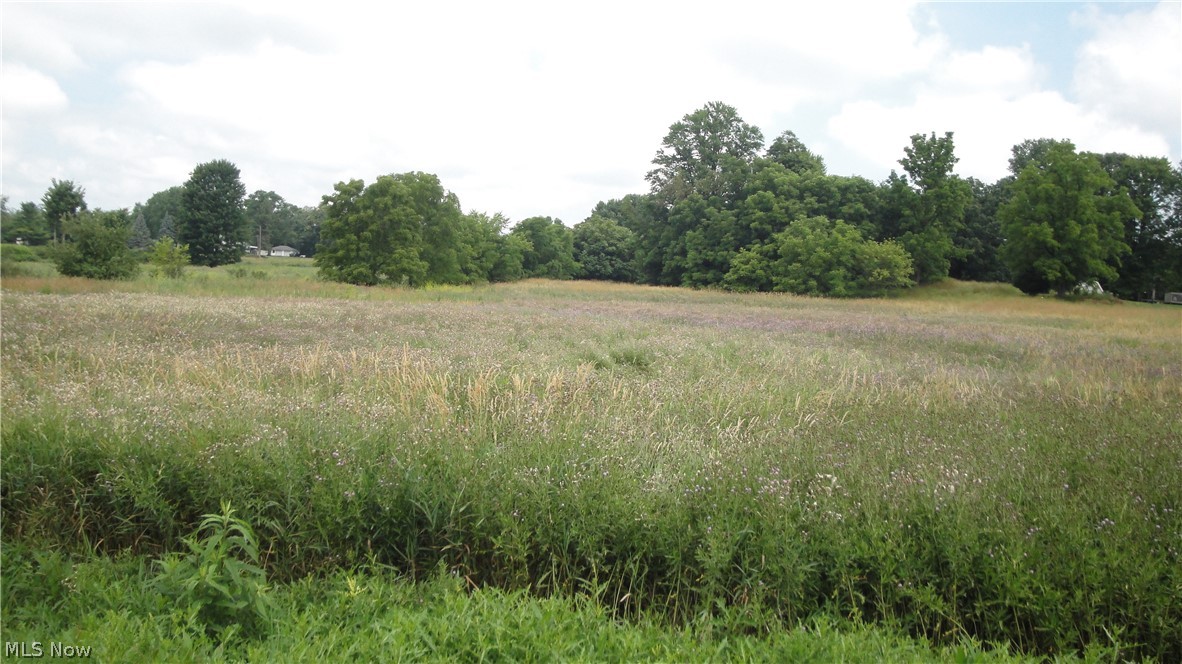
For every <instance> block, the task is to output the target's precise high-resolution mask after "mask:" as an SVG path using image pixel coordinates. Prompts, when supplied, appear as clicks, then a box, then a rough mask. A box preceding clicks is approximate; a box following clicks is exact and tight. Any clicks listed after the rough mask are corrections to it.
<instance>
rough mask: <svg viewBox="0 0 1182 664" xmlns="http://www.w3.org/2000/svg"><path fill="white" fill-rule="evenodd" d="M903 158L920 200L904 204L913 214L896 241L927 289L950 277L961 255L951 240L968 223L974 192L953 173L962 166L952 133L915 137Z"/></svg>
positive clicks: (905, 220)
mask: <svg viewBox="0 0 1182 664" xmlns="http://www.w3.org/2000/svg"><path fill="white" fill-rule="evenodd" d="M904 152H905V153H906V155H907V156H906V157H904V158H903V159H900V160H899V163H900V164H901V165H902V166H903V170H904V171H906V173H907V180H908V182H909V184H910V185H911V186H912V187H913V188H914V190H915V192H916V194H917V195H916V196H914V197H908V198H904V199H903V200H904V201H905V203H904V204H905V205H909V206H910V208H911V209H910V210H906V211H904V212H903V213H902V214H901V215H900V227H899V234H898V236H897V239H898V240H899V243H900V244H902V245H903V248H905V249H906V250H907V253H909V254H911V258H912V259H913V260H914V261H915V279H916V281H917V282H919V283H928V282H932V281H937V280H939V279H943V278H944V277H947V276H948V271H949V269H950V267H951V262H952V258H953V257H954V256H956V255H957V253H958V252H957V249H956V245H955V244H954V241H953V238H954V237H955V236H956V234H957V233H958V232H959V231H960V229H961V226H962V225H963V223H964V214H965V208H966V207H967V206H968V204H969V202H970V201H971V200H972V189H971V187H970V186H969V184H968V183H967V182H965V181H964V180H962V179H960V178H959V177H957V176H956V175H954V174H953V173H952V169H953V167H954V166H955V165H956V162H957V161H958V159H957V158H956V156H955V154H954V146H953V141H952V132H947V133H945V134H944V136H942V137H937V136H936V134H935V132H932V134H931V135H930V136H924V135H923V134H915V135H914V136H912V137H911V145H910V146H908V147H906V148H904Z"/></svg>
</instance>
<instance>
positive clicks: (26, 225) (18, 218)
mask: <svg viewBox="0 0 1182 664" xmlns="http://www.w3.org/2000/svg"><path fill="white" fill-rule="evenodd" d="M5 198H7V197H5ZM0 230H2V231H3V233H2V235H3V238H2V239H3V241H4V242H16V241H17V240H18V239H19V240H20V241H21V242H24V243H25V244H45V243H46V242H48V241H49V239H50V238H49V229H48V227H47V226H46V224H45V215H43V214H42V213H41V208H39V207H37V204H36V203H34V202H33V201H25V202H24V203H21V205H20V207H19V208H17V210H16V211H15V212H13V211H7V212H6V213H5V215H4V221H3V223H0Z"/></svg>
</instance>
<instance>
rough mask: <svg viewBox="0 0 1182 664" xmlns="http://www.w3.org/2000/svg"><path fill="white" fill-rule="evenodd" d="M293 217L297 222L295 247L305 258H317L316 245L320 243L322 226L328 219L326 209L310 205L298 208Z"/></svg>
mask: <svg viewBox="0 0 1182 664" xmlns="http://www.w3.org/2000/svg"><path fill="white" fill-rule="evenodd" d="M292 217H293V218H294V220H295V229H296V241H295V244H292V245H291V246H293V247H295V248H296V249H297V250H299V252H300V253H301V254H303V255H304V256H315V255H316V245H317V244H319V243H320V226H321V225H322V224H324V220H325V219H326V218H327V216H326V213H325V209H324V207H323V206H320V205H314V206H313V205H308V206H304V207H301V208H297V209H296V210H295V211H294V212H293V213H292Z"/></svg>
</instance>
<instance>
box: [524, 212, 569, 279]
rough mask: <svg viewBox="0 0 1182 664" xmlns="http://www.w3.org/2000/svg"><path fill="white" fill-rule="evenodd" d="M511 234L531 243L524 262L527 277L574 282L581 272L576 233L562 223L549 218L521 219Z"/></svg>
mask: <svg viewBox="0 0 1182 664" xmlns="http://www.w3.org/2000/svg"><path fill="white" fill-rule="evenodd" d="M510 235H514V236H517V237H518V238H520V239H521V240H524V241H525V242H527V243H528V244H529V250H528V251H526V252H525V255H524V257H523V259H522V267H523V269H524V270H525V276H527V277H544V278H547V279H572V278H574V277H575V276H576V275H577V274H578V273H579V264H578V263H577V262H575V248H574V234H573V233H572V231H571V229H570V228H568V227H567V226H566V225H565V224H563V223H562V221H561V220H558V219H551V218H550V217H530V218H528V219H522V220H521V221H519V222H517V225H516V226H514V227H513V230H512V231H511V232H510Z"/></svg>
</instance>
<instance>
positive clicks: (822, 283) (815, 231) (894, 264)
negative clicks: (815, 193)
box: [771, 217, 914, 297]
mask: <svg viewBox="0 0 1182 664" xmlns="http://www.w3.org/2000/svg"><path fill="white" fill-rule="evenodd" d="M774 246H775V251H776V255H777V256H778V260H776V261H775V262H774V263H773V265H772V269H771V276H772V287H773V289H774V290H777V291H787V292H789V293H796V294H799V295H827V296H833V297H873V296H879V295H882V294H884V293H886V292H887V291H888V290H892V289H896V288H905V287H907V286H911V285H912V284H913V283H914V282H913V281H912V280H911V273H912V265H911V258H910V256H908V255H907V252H906V251H904V250H903V248H902V247H901V246H900V245H898V244H897V243H894V242H889V241H888V242H883V243H879V242H875V241H873V240H866V239H864V238H863V237H862V234H861V233H860V232H858V229H856V228H854V227H853V226H850V225H849V224H847V223H845V222H844V221H841V220H840V219H836V220H831V219H827V218H825V217H810V218H807V219H798V220H797V221H794V222H793V223H792V224H790V225H789V226H788V228H787V229H786V230H784V231H783V232H781V233H779V234H778V235H776V237H775V239H774Z"/></svg>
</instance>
